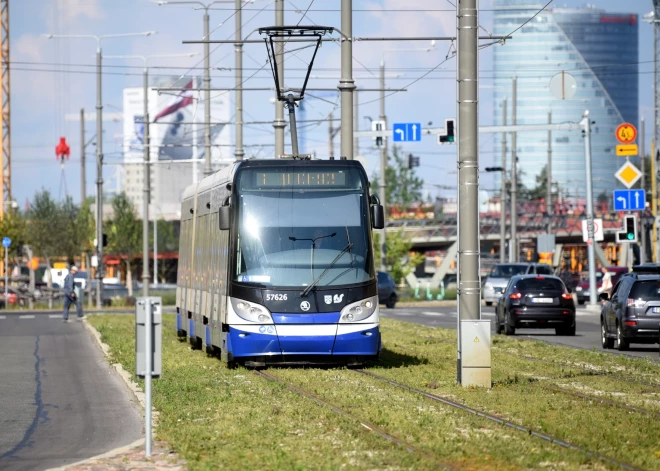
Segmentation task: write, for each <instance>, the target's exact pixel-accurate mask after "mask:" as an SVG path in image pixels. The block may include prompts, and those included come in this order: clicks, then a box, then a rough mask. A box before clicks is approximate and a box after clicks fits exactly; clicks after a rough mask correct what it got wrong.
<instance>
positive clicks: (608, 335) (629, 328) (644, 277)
mask: <svg viewBox="0 0 660 471" xmlns="http://www.w3.org/2000/svg"><path fill="white" fill-rule="evenodd" d="M599 299H600V300H604V301H605V303H604V304H603V308H602V310H601V314H600V330H601V340H602V344H603V348H613V347H614V341H615V340H616V347H617V349H618V350H627V349H628V348H629V347H630V344H631V343H645V344H653V343H658V330H659V329H660V266H658V265H640V266H634V267H633V271H632V272H630V273H626V274H624V275H622V276H621V278H620V279H619V282H618V283H617V284H616V285H615V286H614V288H613V289H612V297H611V298H610V297H609V296H608V295H607V293H602V294H601V295H600V296H599Z"/></svg>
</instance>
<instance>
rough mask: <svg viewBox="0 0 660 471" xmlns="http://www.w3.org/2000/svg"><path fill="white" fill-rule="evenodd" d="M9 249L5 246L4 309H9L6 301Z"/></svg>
mask: <svg viewBox="0 0 660 471" xmlns="http://www.w3.org/2000/svg"><path fill="white" fill-rule="evenodd" d="M8 260H9V247H7V246H6V245H5V309H7V308H8V307H9V301H8V299H7V287H8V286H9V264H8V263H7V262H8Z"/></svg>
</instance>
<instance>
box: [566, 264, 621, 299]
mask: <svg viewBox="0 0 660 471" xmlns="http://www.w3.org/2000/svg"><path fill="white" fill-rule="evenodd" d="M628 271H629V270H628V267H607V272H608V273H609V274H610V276H611V277H612V286H614V285H615V284H616V282H617V281H619V278H621V275H623V274H624V273H628ZM602 285H603V272H602V271H597V272H596V287H597V289H600V287H601V286H602ZM589 291H590V290H589V275H586V276H585V277H584V278H583V279H582V281H580V282H579V283H578V284H577V286H576V287H575V296H576V297H577V302H578V304H584V303H585V301H588V300H589ZM596 293H597V295H596V297H598V294H599V293H600V292H599V291H596Z"/></svg>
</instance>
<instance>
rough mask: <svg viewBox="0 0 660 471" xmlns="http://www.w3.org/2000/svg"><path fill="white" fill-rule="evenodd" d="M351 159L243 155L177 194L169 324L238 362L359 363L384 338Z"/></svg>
mask: <svg viewBox="0 0 660 471" xmlns="http://www.w3.org/2000/svg"><path fill="white" fill-rule="evenodd" d="M382 227H383V208H382V206H381V205H380V203H379V201H378V199H377V197H376V196H375V195H370V194H369V182H368V179H367V175H366V173H365V171H364V169H363V167H362V165H361V164H360V163H359V162H357V161H352V160H293V159H292V160H289V159H278V160H247V161H240V162H236V163H234V164H232V165H230V166H228V167H226V168H224V169H223V170H221V171H219V172H217V173H215V174H213V175H210V176H208V177H206V178H204V179H203V180H201V181H200V182H198V183H197V184H194V185H192V186H190V187H188V188H187V189H186V191H185V193H184V195H183V201H182V204H181V239H180V246H179V267H178V275H177V297H176V305H177V330H178V333H179V335H180V336H188V337H189V338H190V341H191V342H192V343H193V344H194V345H196V346H197V347H201V346H202V345H203V346H205V347H206V350H207V352H215V353H218V352H219V353H220V356H221V358H222V359H223V360H224V361H227V362H232V361H239V362H242V363H244V364H246V365H247V366H263V365H266V364H274V363H306V362H312V363H317V362H329V363H344V364H361V363H364V362H365V361H366V360H368V359H370V358H374V357H376V356H377V355H378V354H379V352H380V349H381V337H380V330H379V307H378V291H377V282H376V276H375V269H374V253H373V245H372V228H377V229H380V228H382Z"/></svg>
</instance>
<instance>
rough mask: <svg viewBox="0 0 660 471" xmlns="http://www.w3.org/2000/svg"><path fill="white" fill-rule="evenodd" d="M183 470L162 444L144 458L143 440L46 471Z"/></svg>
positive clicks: (182, 466) (153, 448)
mask: <svg viewBox="0 0 660 471" xmlns="http://www.w3.org/2000/svg"><path fill="white" fill-rule="evenodd" d="M185 469H187V468H186V467H185V463H183V462H182V461H181V460H179V458H178V457H177V455H176V454H175V453H173V452H170V450H168V449H167V444H166V443H164V442H154V443H153V445H152V448H151V458H145V456H144V440H139V441H138V442H136V443H133V444H131V445H128V446H126V447H123V448H118V449H116V450H112V451H110V452H108V453H106V454H104V455H100V456H97V457H94V458H90V459H88V460H85V461H81V462H80V463H74V464H70V465H67V466H63V467H61V468H53V469H51V470H48V471H65V470H66V471H129V470H165V471H183V470H185Z"/></svg>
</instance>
